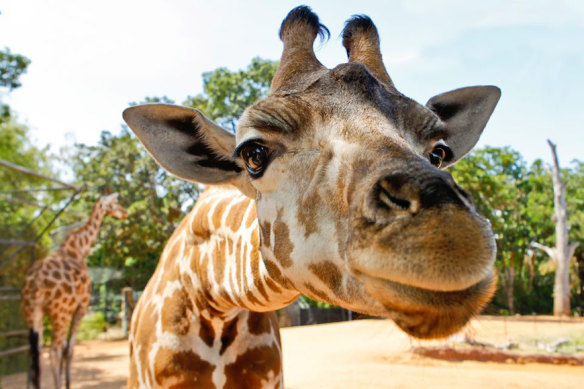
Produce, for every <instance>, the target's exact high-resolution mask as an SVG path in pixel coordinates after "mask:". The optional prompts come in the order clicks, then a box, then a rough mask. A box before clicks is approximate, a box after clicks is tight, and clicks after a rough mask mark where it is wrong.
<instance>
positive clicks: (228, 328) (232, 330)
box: [219, 316, 237, 355]
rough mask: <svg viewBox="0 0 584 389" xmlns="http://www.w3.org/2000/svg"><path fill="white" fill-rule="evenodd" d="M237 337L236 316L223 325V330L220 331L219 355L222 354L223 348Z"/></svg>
mask: <svg viewBox="0 0 584 389" xmlns="http://www.w3.org/2000/svg"><path fill="white" fill-rule="evenodd" d="M236 337H237V316H236V317H235V318H234V319H233V320H231V321H228V322H226V323H224V325H223V331H222V332H221V349H220V350H219V355H223V353H224V352H225V350H227V348H228V347H229V346H230V345H231V344H232V343H233V342H234V341H235V338H236Z"/></svg>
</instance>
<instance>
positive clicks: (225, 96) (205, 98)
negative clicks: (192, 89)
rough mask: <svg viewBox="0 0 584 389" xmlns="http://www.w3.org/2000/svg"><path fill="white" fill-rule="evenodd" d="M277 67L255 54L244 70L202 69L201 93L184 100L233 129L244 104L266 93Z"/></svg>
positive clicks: (246, 104) (274, 63)
mask: <svg viewBox="0 0 584 389" xmlns="http://www.w3.org/2000/svg"><path fill="white" fill-rule="evenodd" d="M277 67H278V63H277V62H274V61H269V60H263V59H261V58H254V59H252V60H251V64H250V65H249V66H248V67H247V69H245V70H238V71H230V70H228V69H226V68H218V69H216V70H214V71H212V72H207V73H203V93H202V94H198V95H195V96H190V97H188V98H187V100H186V101H185V102H184V103H183V104H184V105H186V106H189V107H193V108H196V109H199V110H201V111H202V112H204V113H205V115H207V116H208V117H209V118H210V119H211V120H214V121H216V122H217V123H218V124H220V125H222V126H225V127H227V128H228V129H231V130H232V131H233V132H235V126H236V124H237V119H238V118H239V117H240V116H241V114H242V113H243V111H244V110H245V108H247V107H248V106H250V105H252V104H253V103H255V102H256V101H258V100H259V99H261V98H263V97H265V96H266V95H267V94H268V90H269V88H270V83H271V81H272V78H273V77H274V74H275V73H276V69H277Z"/></svg>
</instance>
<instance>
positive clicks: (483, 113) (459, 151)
mask: <svg viewBox="0 0 584 389" xmlns="http://www.w3.org/2000/svg"><path fill="white" fill-rule="evenodd" d="M500 97H501V90H500V89H499V88H497V87H496V86H472V87H467V88H460V89H456V90H453V91H450V92H446V93H442V94H440V95H438V96H434V97H432V98H431V99H430V100H429V101H428V103H426V106H427V107H428V108H430V109H431V110H432V111H434V113H435V114H436V115H438V117H439V118H440V120H441V121H442V123H443V124H444V128H445V130H446V138H445V141H446V143H447V144H448V146H449V147H450V149H451V150H452V154H453V156H452V159H450V160H449V161H448V162H447V164H446V165H445V166H444V167H446V166H449V165H452V164H453V163H455V162H456V161H458V160H459V159H461V158H462V157H464V156H465V155H466V154H468V152H470V150H471V149H472V148H473V147H474V146H475V145H476V143H477V142H478V140H479V137H480V136H481V134H482V132H483V130H484V129H485V126H486V125H487V121H488V120H489V118H490V117H491V114H492V113H493V110H494V109H495V106H496V105H497V102H498V101H499V98H500Z"/></svg>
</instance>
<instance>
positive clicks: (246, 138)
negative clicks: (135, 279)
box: [123, 6, 500, 388]
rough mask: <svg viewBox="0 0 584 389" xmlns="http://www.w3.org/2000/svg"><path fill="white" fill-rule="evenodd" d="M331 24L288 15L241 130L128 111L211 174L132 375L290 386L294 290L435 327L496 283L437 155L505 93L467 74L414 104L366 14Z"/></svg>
mask: <svg viewBox="0 0 584 389" xmlns="http://www.w3.org/2000/svg"><path fill="white" fill-rule="evenodd" d="M318 35H320V36H321V38H323V37H326V36H327V35H329V34H328V29H327V28H326V27H325V26H323V25H322V24H321V23H320V21H319V18H318V16H317V15H316V14H314V13H313V12H312V11H311V10H310V8H308V7H306V6H300V7H297V8H295V9H293V10H292V11H291V12H290V13H289V14H288V15H287V16H286V18H285V19H284V21H283V22H282V24H281V27H280V39H281V40H282V42H283V45H284V48H283V52H282V57H281V60H280V64H279V67H278V70H277V72H276V74H275V76H274V78H273V80H272V84H271V88H270V95H269V96H268V97H267V98H265V99H263V100H261V101H259V102H257V103H255V104H253V105H252V106H250V107H248V108H247V109H246V110H245V112H244V113H243V115H242V116H241V118H240V120H239V122H238V125H237V130H236V133H235V135H232V134H231V133H229V132H228V131H226V130H224V129H222V128H221V127H219V126H217V125H215V124H214V123H213V122H211V121H210V120H209V119H207V118H206V117H205V116H204V115H203V114H202V113H201V112H199V111H197V110H193V109H190V108H186V107H178V106H172V105H164V104H151V105H142V106H135V107H130V108H128V109H126V110H125V111H124V115H123V116H124V120H125V121H126V123H128V125H129V126H130V128H131V129H132V130H133V131H134V132H135V134H136V135H137V137H138V138H139V139H140V141H141V142H142V144H143V145H144V147H145V148H146V149H147V150H148V152H149V153H150V154H151V155H152V156H153V157H154V159H155V160H156V161H157V162H158V163H159V164H160V165H161V166H162V167H164V168H165V169H167V170H168V171H170V172H171V173H173V174H174V175H176V176H178V177H180V178H182V179H184V180H188V181H193V182H199V183H203V184H205V190H204V192H203V193H202V194H201V196H200V197H199V199H198V200H197V202H196V204H195V205H194V207H193V209H192V210H191V211H190V213H189V214H188V215H186V216H185V218H184V219H183V221H182V222H181V224H180V225H179V226H178V227H177V229H176V230H175V232H174V233H173V235H172V236H171V237H170V239H169V240H168V242H167V245H166V248H165V249H164V251H163V253H162V256H161V259H160V262H159V264H158V266H157V268H156V270H155V272H154V274H153V276H152V278H151V279H150V281H149V283H148V285H147V286H146V288H145V290H144V292H143V294H142V296H141V297H140V300H139V302H138V304H137V306H136V309H135V311H134V316H133V318H132V325H131V334H130V374H129V378H128V387H129V388H154V387H156V388H159V387H164V388H187V387H188V388H283V374H282V362H281V360H282V348H281V343H280V335H279V329H278V324H277V320H276V315H275V313H274V310H276V309H279V308H282V307H285V306H286V305H288V304H290V303H291V302H292V301H294V300H295V299H296V298H297V297H298V295H299V294H300V293H302V294H305V295H307V296H309V297H311V298H313V299H316V300H320V301H324V302H328V303H332V304H336V305H339V306H342V307H345V308H348V309H351V310H354V311H358V312H362V313H365V314H368V315H373V316H382V317H386V318H390V319H392V320H394V322H395V323H396V324H397V325H398V326H399V327H400V328H401V329H403V330H404V331H405V332H407V333H408V334H411V335H412V336H415V337H419V338H437V337H444V336H447V335H449V334H451V333H454V332H455V331H457V330H459V329H460V328H461V327H462V326H463V325H465V324H466V323H467V321H468V320H469V319H470V318H471V317H472V316H473V315H474V314H476V313H478V312H479V311H480V309H482V307H483V306H484V305H485V304H486V302H487V301H488V300H489V299H490V297H491V296H492V294H493V292H494V288H495V285H496V276H495V273H494V271H493V263H494V256H495V249H496V248H495V243H494V238H493V234H492V231H491V228H490V223H489V222H488V221H487V220H486V219H485V218H484V217H483V216H482V215H480V214H479V213H478V212H477V210H476V209H475V207H474V205H473V202H472V200H471V197H470V195H469V194H468V193H467V192H465V191H464V190H463V189H462V188H460V187H459V186H457V185H456V183H455V182H454V180H453V178H452V176H451V175H450V174H449V173H448V172H446V171H444V170H443V168H445V167H448V166H450V165H452V164H453V163H455V162H456V161H457V160H459V159H460V158H462V157H463V156H464V155H466V154H467V153H468V152H469V151H470V150H471V149H472V148H473V147H474V145H475V144H476V142H477V141H478V138H479V136H480V135H481V133H482V131H483V129H484V127H485V126H486V123H487V121H488V119H489V117H490V116H491V114H492V112H493V110H494V108H495V106H496V104H497V102H498V100H499V97H500V90H499V89H498V88H497V87H494V86H475V87H466V88H461V89H457V90H453V91H450V92H446V93H443V94H440V95H437V96H435V97H433V98H431V99H430V100H429V101H428V103H427V104H426V105H425V106H423V105H421V104H419V103H417V102H415V101H414V100H412V99H410V98H408V97H406V96H405V95H403V94H402V93H400V92H399V91H398V90H397V89H396V87H395V85H394V83H393V81H392V80H391V78H390V77H389V75H388V73H387V71H386V68H385V66H384V64H383V62H382V58H381V53H380V48H379V36H378V33H377V29H376V27H375V25H374V24H373V22H372V21H371V19H370V18H369V17H367V16H363V15H359V16H354V17H352V18H351V19H349V20H348V21H347V22H346V24H345V27H344V30H343V45H344V47H345V49H346V51H347V54H348V62H347V63H344V64H340V65H338V66H336V67H335V68H333V69H327V68H325V67H324V66H323V65H322V64H321V63H320V62H319V61H318V60H317V58H316V56H315V54H314V51H313V43H314V41H315V40H316V37H317V36H318Z"/></svg>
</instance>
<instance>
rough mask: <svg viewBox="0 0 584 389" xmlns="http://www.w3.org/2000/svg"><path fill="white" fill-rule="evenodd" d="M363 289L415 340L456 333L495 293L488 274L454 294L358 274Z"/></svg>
mask: <svg viewBox="0 0 584 389" xmlns="http://www.w3.org/2000/svg"><path fill="white" fill-rule="evenodd" d="M357 277H358V278H359V279H360V280H361V282H363V284H364V285H366V289H367V290H368V292H369V293H370V294H371V295H372V296H373V298H374V299H376V300H377V301H379V302H380V303H381V304H382V305H383V306H384V307H385V308H386V310H387V314H386V316H387V317H389V318H391V319H392V320H393V321H394V322H395V323H396V324H397V325H398V327H400V328H401V329H402V330H403V331H405V332H406V333H408V334H409V335H412V336H414V337H417V338H422V339H432V338H443V337H446V336H449V335H451V334H453V333H455V332H457V331H458V330H460V329H461V328H462V327H463V326H464V325H465V324H466V323H467V322H468V321H469V320H470V319H471V318H472V317H473V316H474V315H476V314H478V313H479V312H480V311H481V309H482V308H483V307H484V306H485V305H486V303H487V302H488V301H489V300H490V299H491V297H492V296H493V294H494V293H495V289H496V285H497V276H496V275H495V274H494V272H491V273H490V274H489V275H487V276H486V277H485V278H483V279H482V280H481V281H479V282H477V283H476V284H474V285H472V286H470V287H468V288H466V289H461V290H456V291H448V292H444V291H435V290H429V289H423V288H419V287H416V286H410V285H405V284H401V283H398V282H395V281H390V280H387V279H381V278H376V277H371V276H368V275H365V274H362V273H361V274H358V275H357Z"/></svg>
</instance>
